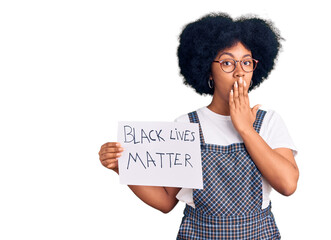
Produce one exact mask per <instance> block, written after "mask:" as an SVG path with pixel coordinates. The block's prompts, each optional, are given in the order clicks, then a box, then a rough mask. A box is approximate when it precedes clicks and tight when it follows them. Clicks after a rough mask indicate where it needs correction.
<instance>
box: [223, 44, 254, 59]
mask: <svg viewBox="0 0 331 240" xmlns="http://www.w3.org/2000/svg"><path fill="white" fill-rule="evenodd" d="M222 56H224V57H233V58H243V57H248V56H250V57H252V52H251V51H250V50H249V49H247V48H246V47H245V46H244V45H243V44H242V43H241V42H238V43H236V44H235V45H233V46H231V47H228V48H224V49H222V50H221V51H219V52H218V53H217V57H218V58H220V57H222Z"/></svg>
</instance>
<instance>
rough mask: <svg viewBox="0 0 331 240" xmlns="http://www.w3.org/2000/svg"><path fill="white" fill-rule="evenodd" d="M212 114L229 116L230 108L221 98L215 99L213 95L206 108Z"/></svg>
mask: <svg viewBox="0 0 331 240" xmlns="http://www.w3.org/2000/svg"><path fill="white" fill-rule="evenodd" d="M207 107H208V108H209V109H210V110H211V111H213V112H214V113H217V114H220V115H223V116H229V115H230V106H229V103H228V102H227V101H225V100H223V99H221V98H217V97H216V96H215V95H214V96H213V100H212V101H211V103H210V104H209V105H208V106H207Z"/></svg>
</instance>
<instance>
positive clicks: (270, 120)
mask: <svg viewBox="0 0 331 240" xmlns="http://www.w3.org/2000/svg"><path fill="white" fill-rule="evenodd" d="M260 110H262V111H264V112H265V115H264V118H263V125H264V127H266V128H268V127H273V126H275V125H279V124H280V125H283V124H284V121H283V119H282V117H281V116H280V115H279V113H277V112H276V111H275V110H273V109H266V110H264V109H260Z"/></svg>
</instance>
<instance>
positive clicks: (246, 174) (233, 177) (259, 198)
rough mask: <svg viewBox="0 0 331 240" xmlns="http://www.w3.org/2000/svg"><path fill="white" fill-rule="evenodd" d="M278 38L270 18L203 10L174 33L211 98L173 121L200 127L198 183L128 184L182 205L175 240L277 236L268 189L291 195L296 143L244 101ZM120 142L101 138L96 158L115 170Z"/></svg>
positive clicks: (161, 201)
mask: <svg viewBox="0 0 331 240" xmlns="http://www.w3.org/2000/svg"><path fill="white" fill-rule="evenodd" d="M280 40H281V37H280V35H279V32H278V31H277V29H276V28H275V27H274V26H273V24H272V23H271V22H268V21H266V20H263V19H259V18H256V17H247V18H245V17H242V18H239V19H238V20H236V21H235V20H233V19H232V18H231V17H230V16H228V15H227V14H223V13H220V14H209V15H207V16H204V17H203V18H201V19H199V20H197V21H195V22H193V23H190V24H188V25H187V26H186V27H185V28H184V30H183V32H182V33H181V35H180V44H179V47H178V52H177V54H178V59H179V66H180V70H181V74H182V75H183V77H184V84H187V85H189V86H191V87H193V88H194V89H195V91H196V92H197V93H199V94H210V95H212V96H213V98H212V101H211V103H210V104H209V105H208V106H206V107H203V108H200V109H198V110H197V111H194V112H191V113H189V114H186V115H183V116H181V117H179V118H178V119H177V120H176V121H181V122H195V123H199V126H200V141H201V156H202V168H203V181H204V189H202V190H197V189H193V190H192V189H180V188H171V187H150V186H129V187H130V188H131V190H132V191H133V192H134V193H135V194H136V195H137V196H138V197H139V198H140V199H141V200H142V201H144V202H145V203H147V204H148V205H150V206H152V207H154V208H156V209H158V210H160V211H162V212H164V213H167V212H169V211H171V210H172V209H173V208H174V206H175V205H176V204H177V202H178V200H181V201H184V202H186V203H187V205H186V208H185V210H184V217H183V220H182V224H181V226H180V229H179V233H178V237H177V239H280V234H279V231H278V228H277V226H276V223H275V220H274V217H273V215H272V213H271V203H270V199H269V193H270V191H271V188H274V189H275V190H276V191H278V192H279V193H281V194H283V195H285V196H289V195H291V194H293V193H294V191H295V190H296V186H297V181H298V177H299V171H298V167H297V165H296V162H295V159H294V156H295V154H296V152H297V151H296V148H295V146H294V144H293V142H292V139H291V137H290V135H289V133H288V131H287V129H286V126H285V124H284V122H283V121H282V119H281V118H280V116H279V115H278V114H277V113H276V112H275V111H272V110H268V111H265V110H259V107H260V106H259V105H256V106H254V107H253V108H251V107H250V104H249V96H248V92H249V91H250V90H252V89H254V88H256V87H258V86H260V84H261V83H262V82H263V81H264V80H265V79H266V78H267V77H268V76H269V74H270V72H271V70H272V69H273V67H274V64H275V60H276V58H277V55H278V52H279V49H280V48H281V44H280ZM122 151H123V149H122V148H121V145H120V143H105V144H104V145H102V147H101V149H100V152H99V156H100V161H101V163H102V164H103V165H104V166H105V167H107V168H109V169H112V170H114V171H115V172H117V173H118V163H117V158H118V157H119V156H121V152H122Z"/></svg>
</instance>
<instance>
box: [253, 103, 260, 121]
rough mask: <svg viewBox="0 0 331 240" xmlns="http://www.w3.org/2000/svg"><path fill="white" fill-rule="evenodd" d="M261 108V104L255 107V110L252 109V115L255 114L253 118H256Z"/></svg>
mask: <svg viewBox="0 0 331 240" xmlns="http://www.w3.org/2000/svg"><path fill="white" fill-rule="evenodd" d="M260 107H261V105H260V104H257V105H255V106H254V107H253V108H252V113H253V116H254V117H255V118H256V113H257V111H258V110H259V108H260Z"/></svg>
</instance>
